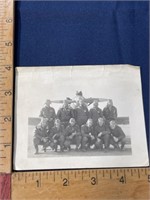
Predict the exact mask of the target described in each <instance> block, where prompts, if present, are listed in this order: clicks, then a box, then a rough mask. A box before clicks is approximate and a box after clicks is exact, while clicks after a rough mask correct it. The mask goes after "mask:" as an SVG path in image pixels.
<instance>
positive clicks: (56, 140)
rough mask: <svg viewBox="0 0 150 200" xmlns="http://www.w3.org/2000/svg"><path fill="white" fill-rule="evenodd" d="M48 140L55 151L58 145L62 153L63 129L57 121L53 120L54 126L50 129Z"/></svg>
mask: <svg viewBox="0 0 150 200" xmlns="http://www.w3.org/2000/svg"><path fill="white" fill-rule="evenodd" d="M50 138H51V142H52V143H53V147H54V148H55V151H57V147H58V145H60V151H64V142H65V129H64V126H63V125H62V124H61V122H60V120H59V119H56V120H55V125H54V127H53V128H52V129H51V133H50ZM51 146H52V144H51Z"/></svg>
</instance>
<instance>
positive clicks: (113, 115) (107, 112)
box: [103, 100, 117, 126]
mask: <svg viewBox="0 0 150 200" xmlns="http://www.w3.org/2000/svg"><path fill="white" fill-rule="evenodd" d="M103 116H104V117H105V120H106V125H107V126H109V122H110V121H111V120H116V119H117V108H116V107H115V106H113V102H112V100H109V101H108V103H107V106H106V107H105V108H104V109H103Z"/></svg>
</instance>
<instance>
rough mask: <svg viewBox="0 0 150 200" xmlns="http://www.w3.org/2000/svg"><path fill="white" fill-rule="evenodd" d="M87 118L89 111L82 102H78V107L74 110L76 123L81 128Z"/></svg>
mask: <svg viewBox="0 0 150 200" xmlns="http://www.w3.org/2000/svg"><path fill="white" fill-rule="evenodd" d="M88 117H89V111H88V109H87V106H86V105H85V103H84V101H83V100H79V106H78V107H77V108H76V116H75V119H76V122H77V124H78V125H79V127H81V126H82V125H84V124H85V123H86V122H87V120H88Z"/></svg>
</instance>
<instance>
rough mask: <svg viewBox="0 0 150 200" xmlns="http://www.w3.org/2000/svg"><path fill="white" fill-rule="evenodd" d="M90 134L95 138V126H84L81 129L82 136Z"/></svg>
mask: <svg viewBox="0 0 150 200" xmlns="http://www.w3.org/2000/svg"><path fill="white" fill-rule="evenodd" d="M89 133H91V135H93V136H94V128H93V126H91V127H88V126H87V125H86V124H84V125H82V127H81V134H82V136H88V135H89Z"/></svg>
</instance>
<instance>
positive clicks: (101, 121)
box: [98, 118, 104, 126]
mask: <svg viewBox="0 0 150 200" xmlns="http://www.w3.org/2000/svg"><path fill="white" fill-rule="evenodd" d="M98 124H99V125H100V126H102V125H103V124H104V119H103V118H99V119H98Z"/></svg>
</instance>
